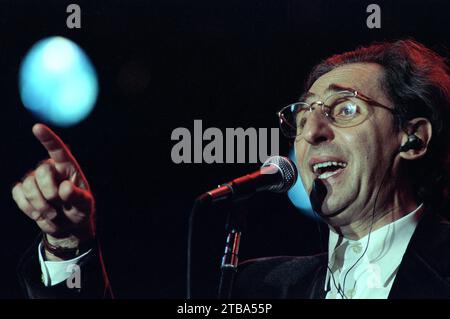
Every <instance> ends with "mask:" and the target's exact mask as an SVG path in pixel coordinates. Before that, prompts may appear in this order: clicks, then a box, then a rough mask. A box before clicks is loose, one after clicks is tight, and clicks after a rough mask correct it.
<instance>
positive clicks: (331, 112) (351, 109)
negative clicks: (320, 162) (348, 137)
mask: <svg viewBox="0 0 450 319" xmlns="http://www.w3.org/2000/svg"><path fill="white" fill-rule="evenodd" d="M315 104H316V105H317V106H320V109H321V111H322V114H323V115H324V116H325V118H326V119H327V120H328V121H329V122H330V123H331V124H332V125H334V126H337V127H352V126H356V125H359V124H361V123H362V122H364V121H365V120H366V119H367V118H368V117H369V116H370V115H371V114H372V113H373V106H378V107H382V108H384V109H386V110H388V111H389V112H391V113H392V114H394V115H396V114H397V113H396V112H395V110H393V109H391V108H389V107H387V106H385V105H383V104H381V103H378V102H376V101H374V100H373V99H371V98H369V97H367V96H365V95H363V94H361V93H359V92H358V91H339V92H336V93H334V94H332V95H330V96H329V97H327V98H326V99H325V100H324V101H323V102H322V101H315V102H313V103H311V104H309V103H306V102H297V103H293V104H290V105H288V106H285V107H284V108H282V109H281V110H280V111H279V112H278V113H277V114H278V118H279V121H280V129H281V132H282V133H283V135H284V136H286V137H287V138H290V139H291V138H296V137H299V136H301V135H302V134H303V129H304V127H305V125H306V122H307V120H308V117H309V115H310V114H311V113H312V112H313V111H314V110H315V106H314V105H315Z"/></svg>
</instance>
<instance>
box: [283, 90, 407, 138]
mask: <svg viewBox="0 0 450 319" xmlns="http://www.w3.org/2000/svg"><path fill="white" fill-rule="evenodd" d="M342 93H350V94H351V97H354V98H359V99H361V100H362V101H364V102H366V103H367V104H368V105H370V106H378V107H381V108H383V109H385V110H388V111H389V112H391V113H392V115H394V116H398V115H399V113H398V111H397V110H395V109H392V108H390V107H388V106H386V105H384V104H382V103H380V102H377V101H375V100H374V99H372V98H370V97H368V96H367V95H364V94H362V93H360V92H359V91H357V90H354V89H349V90H342V91H337V92H335V93H334V94H332V95H330V96H328V97H327V98H326V99H325V101H326V100H328V99H329V98H331V97H332V96H334V95H338V94H342ZM296 104H302V105H306V106H307V107H308V108H309V112H312V111H314V110H315V108H314V107H313V105H314V104H317V105H319V106H320V110H321V111H322V114H323V115H325V118H327V119H328V120H329V122H330V123H331V124H332V125H334V126H336V127H352V126H357V125H360V124H362V123H363V122H365V121H366V120H367V118H368V117H367V118H366V119H364V120H363V121H362V122H360V123H358V124H355V125H350V126H339V125H336V123H334V122H333V120H331V118H330V114H329V113H328V112H325V110H324V107H325V106H326V107H328V108H329V106H328V105H326V104H325V103H324V102H323V101H321V100H317V101H314V102H312V103H306V102H303V101H299V102H295V103H291V104H289V105H286V106H285V107H283V108H282V109H281V110H279V111H278V112H277V116H278V120H279V126H280V129H281V132H282V133H283V135H284V136H285V137H287V138H297V137H298V136H300V135H301V134H295V136H287V134H285V132H284V130H283V129H282V128H281V123H282V121H284V122H285V123H288V121H286V119H285V117H284V116H283V115H282V113H283V111H285V110H286V109H288V108H289V107H292V106H293V105H296ZM287 125H289V124H287ZM289 126H291V125H289ZM291 127H292V126H291ZM292 128H293V129H294V130H297V125H296V126H295V127H292Z"/></svg>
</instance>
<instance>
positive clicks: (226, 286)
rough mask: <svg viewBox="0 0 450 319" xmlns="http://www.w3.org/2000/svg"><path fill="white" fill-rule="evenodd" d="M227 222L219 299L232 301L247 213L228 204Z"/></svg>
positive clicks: (232, 204) (238, 207) (239, 207)
mask: <svg viewBox="0 0 450 319" xmlns="http://www.w3.org/2000/svg"><path fill="white" fill-rule="evenodd" d="M227 210H228V212H227V222H226V225H225V229H226V231H227V239H226V242H225V251H224V255H223V257H222V263H221V266H220V269H221V274H220V282H219V291H218V299H230V298H231V291H232V289H233V284H234V277H235V275H236V272H237V266H238V262H239V256H238V255H239V245H240V242H241V235H242V230H243V228H244V227H245V220H246V213H247V212H246V211H245V210H244V209H243V208H242V207H241V206H237V205H235V204H234V203H229V204H228V209H227Z"/></svg>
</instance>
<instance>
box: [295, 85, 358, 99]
mask: <svg viewBox="0 0 450 319" xmlns="http://www.w3.org/2000/svg"><path fill="white" fill-rule="evenodd" d="M339 91H352V92H353V91H356V90H355V89H354V88H351V87H347V86H343V85H339V84H336V83H331V84H330V85H328V87H327V88H326V90H325V92H339ZM313 96H316V95H315V94H314V93H312V92H309V91H308V92H306V93H304V94H302V96H300V98H299V99H298V101H299V102H305V101H306V100H307V99H309V98H310V97H313Z"/></svg>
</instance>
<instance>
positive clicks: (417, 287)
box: [389, 211, 450, 299]
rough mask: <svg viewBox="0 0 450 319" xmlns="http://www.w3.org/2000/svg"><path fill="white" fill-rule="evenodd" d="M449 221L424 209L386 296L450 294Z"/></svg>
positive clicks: (427, 296)
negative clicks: (423, 213)
mask: <svg viewBox="0 0 450 319" xmlns="http://www.w3.org/2000/svg"><path fill="white" fill-rule="evenodd" d="M449 265H450V224H449V223H447V222H445V221H443V220H442V219H439V218H438V217H436V216H434V215H432V212H430V211H429V212H426V213H425V215H424V216H423V218H422V220H421V221H420V222H419V225H418V226H417V229H416V231H415V233H414V235H413V237H412V238H411V241H410V243H409V245H408V248H407V250H406V252H405V255H404V256H403V259H402V262H401V264H400V266H399V269H398V272H397V275H396V277H395V280H394V283H393V285H392V288H391V291H390V293H389V299H405V298H406V299H414V298H433V299H442V298H450V273H449V270H450V267H449Z"/></svg>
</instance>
